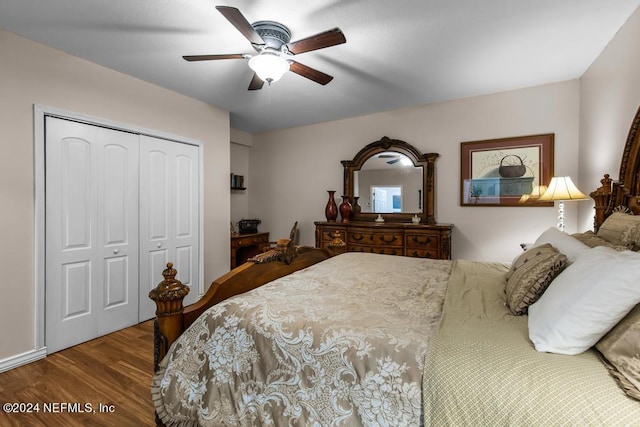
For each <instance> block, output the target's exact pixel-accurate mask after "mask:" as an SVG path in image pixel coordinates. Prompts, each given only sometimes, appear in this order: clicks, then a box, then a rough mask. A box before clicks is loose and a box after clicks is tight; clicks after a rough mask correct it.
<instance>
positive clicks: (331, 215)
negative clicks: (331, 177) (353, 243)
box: [324, 190, 338, 222]
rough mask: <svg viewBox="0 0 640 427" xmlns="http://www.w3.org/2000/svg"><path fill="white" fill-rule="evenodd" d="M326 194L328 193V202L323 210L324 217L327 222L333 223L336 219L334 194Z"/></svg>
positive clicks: (336, 210)
mask: <svg viewBox="0 0 640 427" xmlns="http://www.w3.org/2000/svg"><path fill="white" fill-rule="evenodd" d="M327 193H329V201H328V202H327V206H326V207H325V208H324V216H326V217H327V221H329V222H335V220H336V218H338V205H337V204H336V199H335V196H334V194H336V192H335V191H332V190H328V191H327Z"/></svg>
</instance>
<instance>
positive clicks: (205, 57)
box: [183, 53, 247, 62]
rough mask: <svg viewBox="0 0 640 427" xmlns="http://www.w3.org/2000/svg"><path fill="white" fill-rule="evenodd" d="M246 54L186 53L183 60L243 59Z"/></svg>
mask: <svg viewBox="0 0 640 427" xmlns="http://www.w3.org/2000/svg"><path fill="white" fill-rule="evenodd" d="M246 57H247V55H243V54H242V53H230V54H222V55H186V56H183V58H184V60H185V61H189V62H193V61H213V60H216V59H245V58H246Z"/></svg>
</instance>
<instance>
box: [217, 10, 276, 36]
mask: <svg viewBox="0 0 640 427" xmlns="http://www.w3.org/2000/svg"><path fill="white" fill-rule="evenodd" d="M216 9H218V12H220V13H221V14H222V15H224V17H225V18H227V20H228V21H229V22H231V24H232V25H233V26H234V27H236V29H237V30H238V31H240V32H241V33H242V35H243V36H245V37H246V38H247V40H249V41H250V42H251V43H253V44H257V45H263V44H265V43H264V40H263V39H262V37H260V34H258V32H257V31H256V30H255V29H254V28H253V27H252V26H251V24H250V23H249V21H247V18H245V17H244V15H243V14H242V12H240V11H239V10H238V9H236V8H235V7H231V6H216Z"/></svg>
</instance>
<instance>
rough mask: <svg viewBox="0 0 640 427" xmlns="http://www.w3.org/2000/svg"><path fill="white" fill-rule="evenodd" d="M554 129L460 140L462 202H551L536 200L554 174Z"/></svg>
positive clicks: (502, 204)
mask: <svg viewBox="0 0 640 427" xmlns="http://www.w3.org/2000/svg"><path fill="white" fill-rule="evenodd" d="M554 138H555V135H554V134H553V133H547V134H540V135H530V136H518V137H511V138H500V139H489V140H484V141H469V142H462V143H460V205H461V206H531V207H533V206H553V202H539V201H538V200H537V199H538V197H540V195H541V194H542V193H544V190H545V189H546V186H548V185H549V182H550V181H551V178H552V177H553V150H554Z"/></svg>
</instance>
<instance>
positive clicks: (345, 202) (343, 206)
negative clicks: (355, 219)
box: [340, 196, 351, 222]
mask: <svg viewBox="0 0 640 427" xmlns="http://www.w3.org/2000/svg"><path fill="white" fill-rule="evenodd" d="M340 216H341V217H342V222H349V217H350V216H351V204H350V203H349V196H342V203H340Z"/></svg>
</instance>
